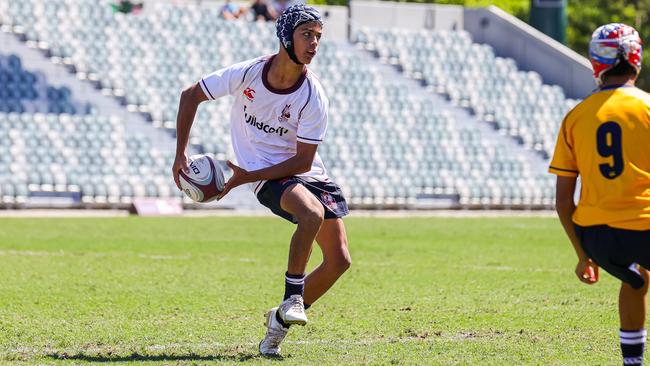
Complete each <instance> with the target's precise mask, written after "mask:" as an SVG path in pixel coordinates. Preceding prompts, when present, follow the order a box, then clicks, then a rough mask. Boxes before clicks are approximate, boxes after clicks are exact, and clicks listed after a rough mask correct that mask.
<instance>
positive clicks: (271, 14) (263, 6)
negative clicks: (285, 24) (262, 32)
mask: <svg viewBox="0 0 650 366" xmlns="http://www.w3.org/2000/svg"><path fill="white" fill-rule="evenodd" d="M250 9H251V12H252V13H253V20H254V21H262V22H268V21H271V20H275V19H276V18H277V14H276V13H275V11H274V10H273V7H272V6H269V5H268V4H267V3H266V0H254V1H253V4H252V5H251V8H250Z"/></svg>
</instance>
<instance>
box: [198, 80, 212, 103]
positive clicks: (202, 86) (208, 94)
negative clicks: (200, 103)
mask: <svg viewBox="0 0 650 366" xmlns="http://www.w3.org/2000/svg"><path fill="white" fill-rule="evenodd" d="M199 85H201V90H203V94H205V96H206V97H208V98H210V99H212V100H214V97H213V96H212V93H210V89H208V86H207V85H206V84H205V80H204V79H201V81H200V82H199Z"/></svg>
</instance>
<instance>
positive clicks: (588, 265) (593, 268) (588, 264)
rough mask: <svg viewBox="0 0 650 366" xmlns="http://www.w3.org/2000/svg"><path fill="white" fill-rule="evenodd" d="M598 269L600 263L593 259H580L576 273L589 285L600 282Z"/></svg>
mask: <svg viewBox="0 0 650 366" xmlns="http://www.w3.org/2000/svg"><path fill="white" fill-rule="evenodd" d="M598 270H599V267H598V265H597V264H596V263H594V262H593V261H592V260H591V259H586V260H579V261H578V265H576V275H577V276H578V279H580V281H582V282H584V283H586V284H588V285H593V284H594V283H596V282H598V278H599V274H598Z"/></svg>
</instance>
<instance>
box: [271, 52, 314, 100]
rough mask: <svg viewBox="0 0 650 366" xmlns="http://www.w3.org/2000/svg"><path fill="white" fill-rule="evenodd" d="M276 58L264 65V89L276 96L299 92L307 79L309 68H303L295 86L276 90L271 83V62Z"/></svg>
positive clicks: (272, 57)
mask: <svg viewBox="0 0 650 366" xmlns="http://www.w3.org/2000/svg"><path fill="white" fill-rule="evenodd" d="M274 58H275V55H273V56H271V57H270V58H269V59H268V60H267V61H266V64H264V69H263V70H262V83H263V84H264V87H265V88H266V89H268V90H269V91H270V92H271V93H275V94H291V93H293V92H295V91H296V90H298V88H300V86H301V85H302V83H303V81H305V77H306V76H307V68H306V67H303V68H302V74H300V77H299V78H298V81H296V83H295V84H293V86H291V87H289V88H287V89H276V88H274V87H272V86H271V83H269V78H268V77H269V70H270V69H271V62H273V59H274Z"/></svg>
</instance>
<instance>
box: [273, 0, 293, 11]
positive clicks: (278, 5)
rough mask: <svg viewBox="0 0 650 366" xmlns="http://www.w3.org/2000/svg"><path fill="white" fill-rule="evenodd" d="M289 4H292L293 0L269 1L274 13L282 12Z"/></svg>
mask: <svg viewBox="0 0 650 366" xmlns="http://www.w3.org/2000/svg"><path fill="white" fill-rule="evenodd" d="M291 5H293V2H292V1H291V0H273V2H272V3H271V7H273V11H274V12H275V14H282V13H284V11H285V10H287V9H288V8H289V7H290V6H291Z"/></svg>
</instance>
